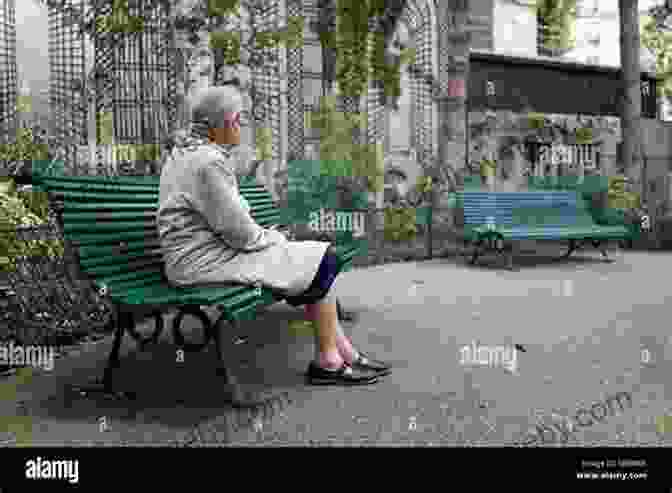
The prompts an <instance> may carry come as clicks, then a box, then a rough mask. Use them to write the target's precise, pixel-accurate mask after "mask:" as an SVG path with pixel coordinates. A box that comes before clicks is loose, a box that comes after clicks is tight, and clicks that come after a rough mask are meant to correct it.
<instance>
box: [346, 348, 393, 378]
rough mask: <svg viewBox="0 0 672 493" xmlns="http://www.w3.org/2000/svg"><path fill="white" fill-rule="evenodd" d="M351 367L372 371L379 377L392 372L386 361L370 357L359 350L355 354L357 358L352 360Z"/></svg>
mask: <svg viewBox="0 0 672 493" xmlns="http://www.w3.org/2000/svg"><path fill="white" fill-rule="evenodd" d="M352 367H353V368H357V369H359V370H364V371H372V372H374V373H376V374H377V375H378V376H381V377H382V376H384V375H389V374H390V373H391V372H392V368H391V367H390V365H388V364H387V363H384V362H382V361H379V360H376V359H373V358H370V357H369V356H367V355H366V354H364V353H362V352H359V351H358V354H357V359H356V360H355V361H353V362H352Z"/></svg>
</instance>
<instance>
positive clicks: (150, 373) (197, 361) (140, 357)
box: [30, 304, 313, 443]
mask: <svg viewBox="0 0 672 493" xmlns="http://www.w3.org/2000/svg"><path fill="white" fill-rule="evenodd" d="M301 317H302V313H301V312H300V311H298V310H296V309H294V308H292V307H289V306H287V305H284V304H281V305H276V306H274V307H273V308H271V309H269V310H266V311H262V312H260V314H259V317H258V318H257V319H256V320H254V321H253V322H249V323H246V324H244V325H243V326H241V327H240V328H239V329H238V331H237V332H238V333H237V334H234V333H229V334H228V335H230V336H231V338H232V339H233V338H234V337H235V336H237V335H242V334H243V333H244V334H245V336H246V340H245V342H244V343H241V344H231V346H230V350H229V351H227V354H228V357H227V362H228V364H227V367H228V368H231V369H232V371H234V372H235V373H236V374H237V375H238V377H239V379H240V381H241V383H242V385H243V388H244V389H245V391H246V392H249V393H252V394H253V395H255V396H257V397H258V396H263V397H264V398H267V399H268V401H267V403H266V404H264V405H259V406H251V407H249V408H245V409H240V408H234V407H232V406H231V404H230V403H229V402H228V400H227V392H226V386H225V384H224V382H223V378H222V377H220V376H218V375H217V374H216V373H215V369H216V355H215V347H214V343H212V342H211V343H210V344H209V345H208V346H207V347H206V348H205V349H204V350H203V351H201V352H199V353H186V354H184V357H183V358H182V356H181V355H178V348H177V346H175V345H174V344H173V343H172V338H171V337H170V336H169V335H168V334H167V333H169V330H166V333H164V334H163V336H162V338H161V340H160V341H159V343H158V344H156V345H153V346H150V347H148V348H147V349H145V351H139V350H138V349H137V345H136V343H135V342H134V341H133V340H132V339H131V338H129V337H125V338H124V343H123V344H122V362H121V367H120V368H119V369H117V371H116V373H115V389H118V390H123V391H124V392H133V393H134V394H136V396H137V397H136V399H134V400H133V401H115V400H108V399H104V398H102V397H89V398H82V397H80V396H79V395H78V394H76V393H75V392H73V391H72V390H70V389H71V387H72V386H74V385H82V384H85V383H86V382H87V381H90V379H92V378H97V377H99V376H102V374H103V370H104V366H105V362H106V357H107V353H108V352H109V350H110V347H111V337H110V338H107V339H106V341H105V342H104V343H101V344H97V345H96V349H95V350H94V349H91V350H88V351H83V352H82V353H80V354H79V355H77V356H74V355H73V357H69V358H67V359H65V360H60V361H61V363H60V364H58V363H57V365H56V367H55V369H54V371H53V372H52V374H51V375H49V376H48V377H47V378H50V379H51V381H52V384H51V385H46V387H47V388H48V387H51V388H50V389H49V390H48V391H46V392H45V390H46V388H42V389H39V390H38V389H37V388H35V389H34V390H35V393H34V394H32V398H31V399H30V401H31V402H30V408H32V411H31V412H32V414H33V416H34V417H35V418H36V421H38V422H39V421H40V420H41V418H43V419H45V420H48V421H52V422H53V421H56V422H59V423H60V422H78V423H82V422H84V423H87V422H88V423H92V424H93V426H96V423H99V422H100V421H101V418H104V419H105V422H108V423H109V422H115V423H118V424H119V425H120V428H121V431H118V433H117V435H116V438H117V441H121V442H124V441H125V440H128V441H130V442H134V443H138V442H147V443H159V442H163V443H165V440H166V438H163V439H162V438H159V437H158V436H156V434H151V433H149V432H142V433H144V434H147V433H149V434H150V435H151V436H144V437H138V436H137V429H138V427H140V426H142V427H143V430H145V429H147V425H150V427H151V425H155V426H156V428H157V432H159V430H158V429H163V430H162V432H159V434H160V435H161V436H167V437H170V435H171V433H170V431H169V430H170V429H172V431H173V433H172V434H173V435H175V440H176V441H177V442H182V443H185V442H189V441H192V442H193V441H196V442H199V441H200V442H202V443H206V442H217V443H226V442H229V441H230V440H231V439H232V438H231V434H232V433H234V432H235V431H236V430H239V429H242V428H250V427H252V426H253V425H254V423H255V422H257V421H259V420H262V421H268V420H270V419H273V418H274V417H275V416H277V415H278V414H280V413H282V412H283V411H284V410H285V409H286V408H287V407H288V406H290V405H291V403H292V402H293V400H294V399H295V398H296V397H297V395H300V393H301V392H303V391H305V390H304V389H306V387H305V386H304V380H303V372H304V371H305V365H306V364H307V362H308V360H309V359H310V357H311V356H312V350H313V349H312V348H313V340H312V334H310V333H309V330H306V329H305V328H304V329H301V330H299V331H298V332H297V330H296V329H293V330H292V329H290V327H289V322H290V321H292V320H300V319H301ZM211 319H214V316H211ZM185 323H188V322H183V326H185V325H184V324H185ZM186 327H191V328H194V327H198V325H196V323H195V322H192V323H190V324H189V325H186ZM169 328H170V324H166V329H169ZM197 332H199V333H200V331H197ZM187 334H188V332H187ZM192 335H193V334H192ZM182 359H183V361H181V360H182ZM32 386H33V385H32V384H31V387H32ZM31 393H32V392H31ZM45 394H48V395H45ZM38 395H39V397H38ZM213 426H216V427H217V428H218V435H217V436H214V435H213V436H211V437H210V438H204V436H205V435H206V434H207V433H206V431H204V430H206V429H208V428H212V427H213ZM118 428H119V426H118ZM196 429H199V430H200V431H199V432H198V433H195V432H194V430H196ZM185 433H186V434H187V435H189V434H191V438H188V437H186V438H182V439H179V438H177V435H180V434H185ZM195 434H196V435H197V436H200V438H194V435H195ZM89 435H91V433H89ZM94 435H95V433H94ZM108 436H109V435H108ZM108 443H109V441H108Z"/></svg>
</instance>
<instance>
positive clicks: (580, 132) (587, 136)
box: [574, 127, 593, 144]
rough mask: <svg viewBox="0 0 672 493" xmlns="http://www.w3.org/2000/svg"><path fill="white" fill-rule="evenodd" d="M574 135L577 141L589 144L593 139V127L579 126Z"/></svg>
mask: <svg viewBox="0 0 672 493" xmlns="http://www.w3.org/2000/svg"><path fill="white" fill-rule="evenodd" d="M574 136H575V137H576V142H577V143H578V144H587V143H590V142H592V140H593V129H592V128H588V127H585V128H577V129H576V130H575V131H574Z"/></svg>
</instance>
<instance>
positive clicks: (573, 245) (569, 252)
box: [560, 240, 578, 259]
mask: <svg viewBox="0 0 672 493" xmlns="http://www.w3.org/2000/svg"><path fill="white" fill-rule="evenodd" d="M577 248H578V246H577V244H576V240H569V247H568V248H567V253H565V254H564V255H563V256H562V257H560V258H561V259H568V258H569V257H570V256H571V255H572V253H574V251H575V250H576V249H577Z"/></svg>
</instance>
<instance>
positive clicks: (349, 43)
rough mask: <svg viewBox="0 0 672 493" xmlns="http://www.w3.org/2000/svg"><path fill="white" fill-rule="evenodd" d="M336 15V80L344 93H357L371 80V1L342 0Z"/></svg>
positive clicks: (339, 0) (355, 94) (355, 95)
mask: <svg viewBox="0 0 672 493" xmlns="http://www.w3.org/2000/svg"><path fill="white" fill-rule="evenodd" d="M336 15H337V17H338V22H337V23H336V56H337V58H336V80H337V81H338V84H339V88H340V90H341V94H343V95H345V96H353V97H357V96H360V95H361V94H362V93H363V92H364V90H365V88H366V83H367V81H368V65H369V60H368V57H367V50H368V37H369V25H368V21H369V9H368V2H367V1H362V0H338V1H337V8H336Z"/></svg>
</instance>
